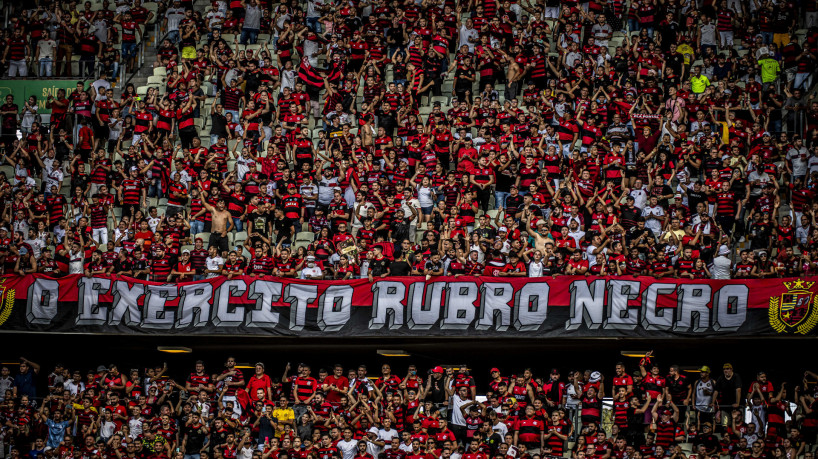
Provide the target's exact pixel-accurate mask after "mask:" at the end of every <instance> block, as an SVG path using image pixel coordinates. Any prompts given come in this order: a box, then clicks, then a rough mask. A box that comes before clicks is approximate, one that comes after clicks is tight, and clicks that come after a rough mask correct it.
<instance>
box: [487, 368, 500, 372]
mask: <svg viewBox="0 0 818 459" xmlns="http://www.w3.org/2000/svg"><path fill="white" fill-rule="evenodd" d="M495 371H496V372H497V373H499V372H500V369H499V368H496V367H495V368H492V369H491V370H489V373H494V372H495Z"/></svg>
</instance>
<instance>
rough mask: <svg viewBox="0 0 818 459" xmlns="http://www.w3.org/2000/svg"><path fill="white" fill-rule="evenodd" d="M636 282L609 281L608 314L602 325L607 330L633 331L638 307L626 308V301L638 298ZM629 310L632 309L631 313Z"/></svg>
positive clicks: (637, 317)
mask: <svg viewBox="0 0 818 459" xmlns="http://www.w3.org/2000/svg"><path fill="white" fill-rule="evenodd" d="M639 287H640V284H639V282H637V281H628V280H615V279H614V280H611V281H610V282H609V283H608V313H607V314H606V318H605V320H604V321H603V323H602V328H604V329H607V330H633V329H635V328H636V324H637V323H638V320H639V313H638V312H637V311H638V310H639V307H638V306H637V307H635V308H628V300H635V299H637V298H639ZM631 309H634V310H633V311H631Z"/></svg>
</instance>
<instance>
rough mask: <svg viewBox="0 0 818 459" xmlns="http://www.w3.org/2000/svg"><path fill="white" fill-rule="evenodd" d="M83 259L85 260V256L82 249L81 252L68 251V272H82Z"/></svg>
mask: <svg viewBox="0 0 818 459" xmlns="http://www.w3.org/2000/svg"><path fill="white" fill-rule="evenodd" d="M83 261H85V256H84V253H83V251H82V249H80V251H79V252H77V253H74V252H72V251H70V250H69V251H68V274H82V273H83V272H84V270H83Z"/></svg>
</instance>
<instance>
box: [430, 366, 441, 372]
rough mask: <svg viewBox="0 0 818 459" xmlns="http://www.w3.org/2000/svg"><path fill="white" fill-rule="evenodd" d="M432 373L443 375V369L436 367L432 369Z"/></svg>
mask: <svg viewBox="0 0 818 459" xmlns="http://www.w3.org/2000/svg"><path fill="white" fill-rule="evenodd" d="M432 373H443V367H441V366H439V365H438V366H436V367H434V368H432Z"/></svg>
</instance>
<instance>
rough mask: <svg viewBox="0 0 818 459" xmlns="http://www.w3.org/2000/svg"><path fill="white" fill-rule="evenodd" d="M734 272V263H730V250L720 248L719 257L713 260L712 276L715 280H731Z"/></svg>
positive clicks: (725, 247)
mask: <svg viewBox="0 0 818 459" xmlns="http://www.w3.org/2000/svg"><path fill="white" fill-rule="evenodd" d="M732 272H733V262H732V261H730V248H729V247H727V246H726V245H721V246H719V251H718V252H717V256H716V257H714V258H713V269H711V270H710V274H711V275H712V278H713V279H730V277H731V275H732Z"/></svg>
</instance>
